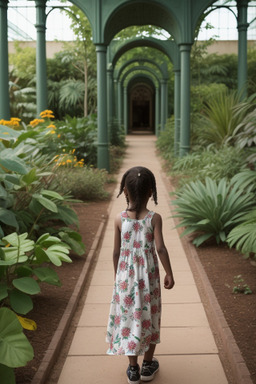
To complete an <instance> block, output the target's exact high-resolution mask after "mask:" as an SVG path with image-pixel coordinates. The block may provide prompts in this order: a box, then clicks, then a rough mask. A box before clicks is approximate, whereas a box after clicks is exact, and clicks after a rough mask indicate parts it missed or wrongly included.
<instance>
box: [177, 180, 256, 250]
mask: <svg viewBox="0 0 256 384" xmlns="http://www.w3.org/2000/svg"><path fill="white" fill-rule="evenodd" d="M176 196H177V199H176V200H175V201H174V202H173V204H174V205H175V206H176V207H175V211H176V212H177V213H176V214H175V215H174V217H178V218H180V219H181V223H180V224H179V225H178V226H177V227H185V228H186V229H185V231H184V232H183V233H182V236H184V235H188V234H191V233H194V234H195V238H194V240H193V244H195V245H196V246H199V245H200V244H202V243H203V242H204V241H206V240H207V239H209V238H211V237H214V238H215V240H216V242H217V243H218V244H219V243H220V242H221V241H222V242H224V241H226V238H227V235H228V233H229V232H230V231H231V229H233V228H234V227H235V226H236V225H237V223H239V222H240V221H241V217H242V216H244V215H245V214H246V213H248V211H249V210H250V209H251V207H252V206H253V204H254V199H253V197H254V196H253V194H252V193H251V192H250V191H248V192H245V191H244V190H243V189H239V188H238V187H237V186H236V184H235V182H234V181H232V180H231V181H230V182H227V181H226V180H225V179H222V180H220V182H219V183H216V182H215V181H214V180H212V179H210V178H206V180H205V184H203V183H202V182H201V181H196V182H191V183H189V184H188V185H186V186H185V187H184V188H183V189H182V191H180V192H177V193H176Z"/></svg>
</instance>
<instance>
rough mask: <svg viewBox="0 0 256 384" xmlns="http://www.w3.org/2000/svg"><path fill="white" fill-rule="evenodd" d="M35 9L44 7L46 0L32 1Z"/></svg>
mask: <svg viewBox="0 0 256 384" xmlns="http://www.w3.org/2000/svg"><path fill="white" fill-rule="evenodd" d="M34 1H35V4H36V7H46V2H47V0H34Z"/></svg>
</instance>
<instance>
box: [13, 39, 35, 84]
mask: <svg viewBox="0 0 256 384" xmlns="http://www.w3.org/2000/svg"><path fill="white" fill-rule="evenodd" d="M9 62H10V64H11V66H12V72H11V78H15V79H16V81H17V80H18V79H26V80H32V79H33V78H34V76H35V74H36V49H35V48H32V47H24V46H23V47H22V46H21V43H19V42H15V53H12V54H10V55H9Z"/></svg>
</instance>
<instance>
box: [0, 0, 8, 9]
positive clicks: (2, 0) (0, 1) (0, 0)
mask: <svg viewBox="0 0 256 384" xmlns="http://www.w3.org/2000/svg"><path fill="white" fill-rule="evenodd" d="M8 3H9V0H0V8H7V7H8Z"/></svg>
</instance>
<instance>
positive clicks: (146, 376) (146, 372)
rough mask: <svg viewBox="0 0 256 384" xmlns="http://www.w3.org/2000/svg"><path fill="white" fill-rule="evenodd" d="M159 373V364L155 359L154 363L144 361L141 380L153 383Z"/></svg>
mask: <svg viewBox="0 0 256 384" xmlns="http://www.w3.org/2000/svg"><path fill="white" fill-rule="evenodd" d="M158 371H159V363H158V361H157V359H156V358H155V357H153V359H152V361H145V360H144V361H143V364H142V367H141V375H140V378H141V380H142V381H151V380H153V379H154V377H155V374H156V373H157V372H158Z"/></svg>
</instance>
